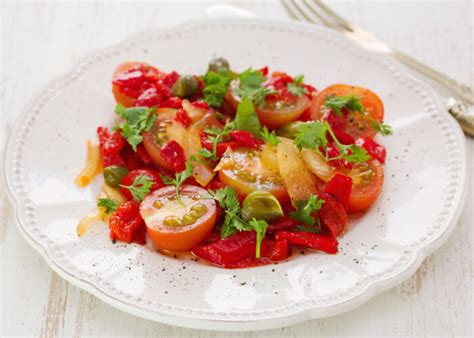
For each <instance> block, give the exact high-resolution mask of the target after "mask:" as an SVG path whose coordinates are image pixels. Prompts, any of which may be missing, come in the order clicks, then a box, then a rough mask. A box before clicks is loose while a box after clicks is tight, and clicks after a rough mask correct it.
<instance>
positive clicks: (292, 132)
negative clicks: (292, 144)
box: [276, 121, 306, 138]
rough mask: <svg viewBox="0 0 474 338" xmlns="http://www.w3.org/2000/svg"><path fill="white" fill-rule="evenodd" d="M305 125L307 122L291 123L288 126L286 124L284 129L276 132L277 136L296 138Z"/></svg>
mask: <svg viewBox="0 0 474 338" xmlns="http://www.w3.org/2000/svg"><path fill="white" fill-rule="evenodd" d="M305 124H306V122H302V121H293V122H289V123H287V124H284V125H283V126H282V127H280V129H278V130H277V131H276V134H277V135H278V136H283V137H287V138H295V136H296V133H297V132H298V130H299V129H300V128H301V127H302V126H304V125H305Z"/></svg>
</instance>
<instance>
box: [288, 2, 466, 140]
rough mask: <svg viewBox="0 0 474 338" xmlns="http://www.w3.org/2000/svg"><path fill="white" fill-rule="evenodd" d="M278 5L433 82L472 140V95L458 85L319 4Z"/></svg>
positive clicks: (462, 86) (297, 16) (299, 18)
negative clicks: (396, 61) (398, 62)
mask: <svg viewBox="0 0 474 338" xmlns="http://www.w3.org/2000/svg"><path fill="white" fill-rule="evenodd" d="M281 2H282V4H283V6H284V7H285V9H286V11H287V12H288V14H289V15H290V16H291V17H292V18H293V19H296V20H304V21H307V22H311V23H319V22H320V23H322V24H323V25H325V26H327V27H328V28H331V29H333V30H336V31H338V32H340V33H342V34H344V35H346V36H347V37H349V38H350V39H351V40H353V41H355V42H356V43H357V44H359V45H360V46H362V47H364V48H366V49H368V50H372V51H376V52H379V53H385V54H388V55H391V56H392V57H394V58H396V59H397V60H399V61H400V62H402V63H403V64H405V65H406V66H408V67H410V68H411V69H413V70H415V71H416V72H418V73H420V74H422V75H424V76H425V77H426V78H428V79H430V80H431V81H433V82H434V83H435V84H436V85H437V86H439V87H441V88H442V89H443V90H444V91H445V92H449V95H444V97H443V98H444V104H445V107H446V109H447V110H448V112H449V113H451V115H453V116H454V118H455V119H456V120H457V121H458V122H459V124H460V126H461V128H462V129H463V130H464V132H465V133H466V134H467V135H470V136H474V92H473V91H472V90H471V89H470V88H469V87H468V86H465V85H462V84H459V83H458V82H456V81H455V80H453V79H451V78H449V77H448V76H446V75H444V74H442V73H440V72H438V71H437V70H435V69H432V68H430V67H428V66H427V65H424V64H423V63H421V62H419V61H417V60H415V59H413V58H412V57H410V56H408V55H406V54H404V53H402V52H400V51H398V50H395V49H393V48H391V47H389V46H388V45H386V44H385V43H383V42H382V41H380V40H378V39H377V37H376V36H375V35H374V34H373V33H372V32H369V31H367V30H364V29H362V28H360V27H358V26H356V25H354V24H352V23H351V22H349V21H347V20H345V19H344V18H342V17H341V16H339V15H338V14H336V13H335V12H334V11H333V10H331V9H330V8H329V7H328V6H326V5H325V4H324V3H322V2H321V0H312V1H310V0H302V1H296V0H281Z"/></svg>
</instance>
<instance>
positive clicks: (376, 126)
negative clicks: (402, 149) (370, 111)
mask: <svg viewBox="0 0 474 338" xmlns="http://www.w3.org/2000/svg"><path fill="white" fill-rule="evenodd" d="M370 123H371V125H372V129H373V130H375V131H376V132H377V133H379V134H380V135H382V136H388V135H392V127H390V126H389V125H388V124H384V123H380V122H379V121H376V120H371V121H370Z"/></svg>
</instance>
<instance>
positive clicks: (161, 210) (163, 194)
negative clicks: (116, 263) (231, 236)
mask: <svg viewBox="0 0 474 338" xmlns="http://www.w3.org/2000/svg"><path fill="white" fill-rule="evenodd" d="M207 195H208V193H207V191H206V190H205V189H203V188H200V187H196V186H192V185H183V186H182V187H181V189H180V198H181V202H180V201H178V200H177V199H176V189H175V187H164V188H161V189H159V190H156V191H155V192H153V193H151V194H150V195H148V196H147V197H146V198H145V199H144V200H143V201H142V203H141V204H140V214H141V216H142V217H143V219H144V220H145V224H146V227H147V233H148V235H149V236H150V238H151V239H152V241H153V243H154V244H155V246H156V248H158V249H161V250H167V251H174V252H177V251H186V250H190V249H191V248H193V247H195V246H196V245H198V244H199V243H200V242H201V241H203V240H204V239H205V238H206V237H207V236H208V235H209V234H210V233H211V231H212V228H213V227H214V224H215V222H216V217H217V212H216V210H217V209H216V202H215V201H214V200H213V199H211V198H206V196H207Z"/></svg>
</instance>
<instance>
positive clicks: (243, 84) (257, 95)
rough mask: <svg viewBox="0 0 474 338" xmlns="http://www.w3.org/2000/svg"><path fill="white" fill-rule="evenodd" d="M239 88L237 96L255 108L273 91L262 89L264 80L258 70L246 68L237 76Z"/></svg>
mask: <svg viewBox="0 0 474 338" xmlns="http://www.w3.org/2000/svg"><path fill="white" fill-rule="evenodd" d="M238 79H239V88H238V89H237V94H238V95H239V96H240V97H241V98H242V99H244V98H247V99H248V100H250V102H252V103H253V104H255V105H256V106H261V105H262V104H263V102H264V101H265V97H266V96H267V95H269V94H272V93H274V91H273V90H271V89H269V88H265V87H263V86H262V85H263V83H264V82H265V80H266V78H265V76H264V75H263V73H262V72H261V71H259V70H255V69H252V68H248V69H247V70H245V71H244V72H242V73H240V74H239V75H238Z"/></svg>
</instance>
